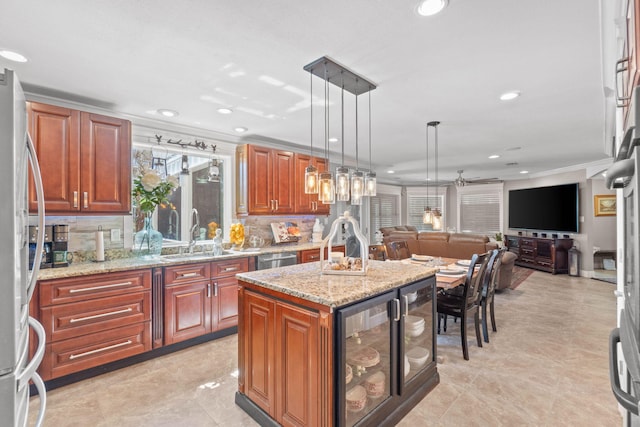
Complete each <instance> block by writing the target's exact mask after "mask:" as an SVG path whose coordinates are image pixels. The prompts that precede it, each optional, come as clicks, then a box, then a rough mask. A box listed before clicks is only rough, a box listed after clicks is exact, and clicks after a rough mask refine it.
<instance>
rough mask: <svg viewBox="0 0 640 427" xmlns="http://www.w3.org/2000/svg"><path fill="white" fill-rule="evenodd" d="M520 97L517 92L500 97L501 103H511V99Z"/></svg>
mask: <svg viewBox="0 0 640 427" xmlns="http://www.w3.org/2000/svg"><path fill="white" fill-rule="evenodd" d="M519 96H520V92H519V91H517V90H512V91H511V92H505V93H503V94H502V95H500V100H501V101H511V100H512V99H516V98H517V97H519Z"/></svg>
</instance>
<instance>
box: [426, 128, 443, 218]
mask: <svg viewBox="0 0 640 427" xmlns="http://www.w3.org/2000/svg"><path fill="white" fill-rule="evenodd" d="M439 124H440V122H438V121H433V122H429V123H427V126H433V128H434V130H435V158H436V159H435V169H436V171H435V176H436V196H437V188H438V125H439ZM433 229H434V230H442V213H441V212H440V208H438V207H436V208H435V209H434V210H433Z"/></svg>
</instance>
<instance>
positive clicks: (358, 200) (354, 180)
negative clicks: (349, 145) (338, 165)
mask: <svg viewBox="0 0 640 427" xmlns="http://www.w3.org/2000/svg"><path fill="white" fill-rule="evenodd" d="M357 86H358V79H357V78H356V87H357ZM359 167H360V165H359V164H358V95H357V94H356V170H355V172H353V174H351V204H352V205H361V204H362V196H363V195H364V173H362V171H360V170H358V168H359Z"/></svg>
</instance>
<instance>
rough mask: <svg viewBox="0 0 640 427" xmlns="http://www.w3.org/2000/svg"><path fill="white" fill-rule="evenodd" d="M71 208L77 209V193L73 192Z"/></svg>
mask: <svg viewBox="0 0 640 427" xmlns="http://www.w3.org/2000/svg"><path fill="white" fill-rule="evenodd" d="M73 207H74V208H77V207H78V192H77V191H74V192H73Z"/></svg>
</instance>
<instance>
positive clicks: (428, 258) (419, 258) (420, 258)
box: [411, 254, 433, 262]
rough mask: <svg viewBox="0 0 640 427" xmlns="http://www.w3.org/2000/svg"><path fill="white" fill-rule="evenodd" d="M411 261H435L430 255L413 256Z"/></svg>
mask: <svg viewBox="0 0 640 427" xmlns="http://www.w3.org/2000/svg"><path fill="white" fill-rule="evenodd" d="M411 259H412V260H415V261H424V262H427V261H433V257H432V256H429V255H416V254H412V255H411Z"/></svg>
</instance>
